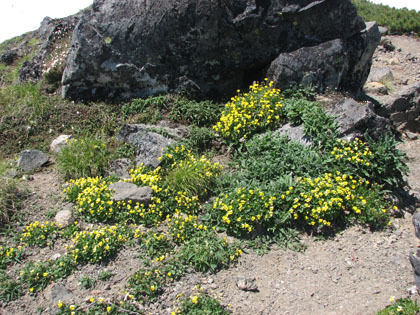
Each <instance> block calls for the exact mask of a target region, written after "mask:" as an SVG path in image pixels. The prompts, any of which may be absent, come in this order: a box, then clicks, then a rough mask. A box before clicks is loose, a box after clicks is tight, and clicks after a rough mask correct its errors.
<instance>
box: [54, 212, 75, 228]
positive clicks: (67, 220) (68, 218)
mask: <svg viewBox="0 0 420 315" xmlns="http://www.w3.org/2000/svg"><path fill="white" fill-rule="evenodd" d="M55 222H56V223H58V224H60V226H61V227H67V226H69V225H70V224H72V223H73V222H74V218H73V213H72V212H71V210H61V211H59V212H57V214H56V215H55Z"/></svg>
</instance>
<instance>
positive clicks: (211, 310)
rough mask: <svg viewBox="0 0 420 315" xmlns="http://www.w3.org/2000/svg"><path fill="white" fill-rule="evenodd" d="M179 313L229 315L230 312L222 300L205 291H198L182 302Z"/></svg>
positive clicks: (188, 314)
mask: <svg viewBox="0 0 420 315" xmlns="http://www.w3.org/2000/svg"><path fill="white" fill-rule="evenodd" d="M177 314H182V315H195V314H212V315H213V314H214V315H228V314H230V312H228V311H227V310H226V309H225V308H224V307H223V306H222V305H220V302H219V301H217V300H216V299H214V298H212V297H210V296H209V295H207V294H205V293H196V294H193V295H191V296H190V297H189V298H187V299H185V300H184V301H183V302H182V305H181V308H180V310H179V311H178V312H177Z"/></svg>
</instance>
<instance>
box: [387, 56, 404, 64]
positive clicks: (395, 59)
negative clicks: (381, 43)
mask: <svg viewBox="0 0 420 315" xmlns="http://www.w3.org/2000/svg"><path fill="white" fill-rule="evenodd" d="M388 64H390V65H391V66H398V65H400V64H401V62H400V60H399V59H398V58H397V57H394V58H391V59H389V60H388Z"/></svg>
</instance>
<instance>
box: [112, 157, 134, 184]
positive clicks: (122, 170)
mask: <svg viewBox="0 0 420 315" xmlns="http://www.w3.org/2000/svg"><path fill="white" fill-rule="evenodd" d="M130 165H131V161H130V160H129V159H116V160H115V161H113V162H112V163H111V166H110V167H109V170H108V172H107V176H118V177H119V178H120V179H127V178H130V174H129V170H130Z"/></svg>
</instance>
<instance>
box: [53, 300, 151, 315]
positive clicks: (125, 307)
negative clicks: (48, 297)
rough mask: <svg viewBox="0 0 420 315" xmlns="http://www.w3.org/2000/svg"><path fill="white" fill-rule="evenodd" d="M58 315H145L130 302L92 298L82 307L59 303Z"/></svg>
mask: <svg viewBox="0 0 420 315" xmlns="http://www.w3.org/2000/svg"><path fill="white" fill-rule="evenodd" d="M55 314H57V315H68V314H72V315H96V314H110V315H120V314H127V315H133V314H138V315H142V314H144V313H143V312H142V311H141V310H139V308H138V307H137V306H136V305H135V303H131V302H130V301H117V302H109V301H104V299H102V298H99V299H95V298H90V299H89V301H88V302H87V303H85V304H82V305H75V304H66V303H63V302H62V301H58V303H57V310H56V312H55Z"/></svg>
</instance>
